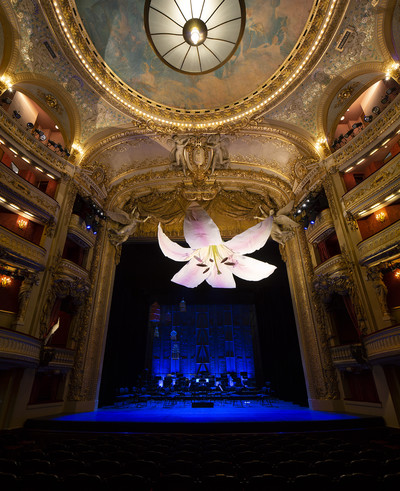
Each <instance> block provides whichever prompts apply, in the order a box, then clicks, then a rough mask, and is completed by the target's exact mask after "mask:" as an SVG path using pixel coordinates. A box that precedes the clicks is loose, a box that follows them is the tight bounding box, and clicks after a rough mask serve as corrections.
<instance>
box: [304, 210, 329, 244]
mask: <svg viewBox="0 0 400 491" xmlns="http://www.w3.org/2000/svg"><path fill="white" fill-rule="evenodd" d="M334 230H335V227H334V225H333V219H332V214H331V211H330V209H329V208H326V209H325V210H322V211H321V213H319V214H318V216H317V217H316V219H315V223H314V224H311V225H309V226H308V228H307V230H306V237H307V239H308V241H309V242H311V243H312V244H318V243H319V242H321V241H322V240H325V239H326V238H327V237H328V236H329V235H331V234H332V232H334Z"/></svg>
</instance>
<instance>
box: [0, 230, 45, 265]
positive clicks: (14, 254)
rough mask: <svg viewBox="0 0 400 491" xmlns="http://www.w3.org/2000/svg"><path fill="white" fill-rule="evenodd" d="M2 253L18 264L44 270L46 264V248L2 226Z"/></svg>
mask: <svg viewBox="0 0 400 491" xmlns="http://www.w3.org/2000/svg"><path fill="white" fill-rule="evenodd" d="M0 253H1V256H2V257H3V258H4V259H6V260H7V261H9V262H11V263H12V264H14V265H16V266H21V267H27V268H31V269H34V270H35V271H42V270H43V269H44V268H45V264H46V250H45V249H43V247H40V246H37V245H35V244H32V242H29V241H28V240H26V239H24V238H23V237H19V236H18V235H16V234H14V233H13V232H10V231H9V230H7V229H5V228H3V227H1V226H0Z"/></svg>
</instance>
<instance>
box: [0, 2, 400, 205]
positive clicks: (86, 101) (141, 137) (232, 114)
mask: <svg viewBox="0 0 400 491" xmlns="http://www.w3.org/2000/svg"><path fill="white" fill-rule="evenodd" d="M397 4H398V2H395V1H394V0H381V1H373V2H371V1H369V0H331V1H329V0H319V1H318V2H313V1H311V0H246V9H247V22H246V28H245V33H244V36H243V40H242V43H241V44H240V46H239V48H238V50H237V52H236V53H235V54H234V55H233V57H232V58H231V59H230V61H228V63H227V64H225V65H224V66H222V67H221V68H219V69H218V70H217V71H215V72H211V73H208V74H205V75H196V76H192V75H184V74H180V73H177V72H175V71H174V70H172V69H169V68H168V67H167V66H165V65H163V64H162V62H161V61H160V60H159V59H158V58H157V56H156V55H155V54H154V53H153V52H152V50H151V47H150V45H149V44H148V42H147V39H146V36H145V32H144V28H143V22H142V17H143V7H144V1H142V2H138V1H136V2H132V1H128V0H118V1H113V2H106V1H95V0H76V1H73V0H49V1H44V0H43V1H39V0H6V1H5V2H2V5H1V7H0V20H1V29H0V40H3V39H4V48H3V46H2V47H1V50H2V51H1V50H0V54H2V53H5V56H3V57H2V61H1V64H0V68H1V69H2V72H1V73H0V76H1V75H2V74H6V75H7V76H8V77H9V79H11V80H12V82H13V84H14V85H15V88H16V89H19V90H21V91H23V92H24V93H26V94H27V95H29V96H30V97H32V98H33V99H34V100H35V102H37V103H38V104H40V105H41V106H42V107H43V108H45V110H46V111H47V112H49V114H50V115H52V116H53V119H54V120H55V121H58V122H59V123H60V124H61V125H62V127H63V129H62V131H63V135H64V138H65V141H67V142H68V143H69V144H71V145H74V148H75V150H74V154H73V158H72V159H71V162H72V163H74V165H78V166H81V167H83V168H95V167H96V166H98V168H101V169H104V170H105V171H104V172H105V175H106V176H107V186H108V189H111V188H112V187H115V188H118V189H122V188H123V187H124V186H128V187H129V186H134V187H137V185H138V184H137V183H138V182H139V181H140V182H142V183H144V182H146V183H147V184H146V186H147V189H149V183H153V184H154V183H155V185H158V184H159V183H160V182H161V181H163V182H164V181H165V182H167V181H168V182H169V184H168V185H166V189H167V188H168V186H169V188H171V186H172V187H174V186H175V185H177V184H178V183H179V182H180V183H182V182H184V183H185V182H186V183H187V184H190V186H193V185H194V184H193V182H192V179H195V180H196V179H197V182H200V181H201V180H200V181H199V176H198V175H196V176H195V175H193V176H189V174H187V175H185V174H184V172H183V169H181V168H177V167H176V166H174V160H173V154H174V151H176V147H175V143H174V139H173V138H174V135H187V137H188V138H189V137H191V138H192V137H193V138H194V135H197V136H198V137H201V136H202V137H203V138H205V140H204V141H206V144H204V145H205V146H204V145H203V147H202V148H203V151H204V152H210V151H211V150H210V148H212V143H210V140H207V139H208V138H209V135H222V137H223V139H224V142H225V143H224V144H225V145H226V151H227V153H228V155H229V165H227V167H226V168H218V167H217V168H216V169H215V172H214V173H212V174H210V172H211V171H210V169H211V167H210V169H209V175H208V177H207V179H208V183H209V184H210V185H211V184H212V183H213V182H214V181H215V180H216V181H218V182H223V184H224V186H225V188H229V186H230V187H231V188H232V189H233V187H235V186H236V187H237V188H239V187H240V186H241V185H242V184H243V182H252V180H253V182H254V179H258V180H259V182H260V183H261V188H263V189H265V190H266V193H267V192H270V193H272V194H273V195H274V193H275V192H277V193H278V194H277V195H276V196H275V198H278V197H279V193H280V200H281V202H282V203H284V202H285V201H287V200H288V199H289V194H290V192H291V190H292V191H295V190H296V186H298V185H299V182H301V180H302V179H304V178H305V176H307V173H308V172H309V171H310V169H311V168H313V169H314V168H315V167H316V165H317V162H318V161H319V160H320V159H322V158H323V157H324V156H325V155H326V154H325V153H324V152H326V151H327V148H326V147H325V149H324V147H323V145H322V146H318V143H319V141H320V139H321V138H323V137H324V136H326V135H327V134H328V132H329V131H330V127H331V126H332V124H334V122H335V120H336V118H337V117H338V115H339V113H340V111H343V110H344V108H345V106H346V104H347V103H349V102H351V98H350V99H348V100H346V101H344V104H343V105H342V106H340V105H338V104H337V95H338V93H339V92H340V91H341V90H343V89H344V88H346V87H347V86H348V85H349V84H350V83H352V81H353V79H354V80H355V81H356V82H358V84H359V85H358V86H357V90H356V91H355V93H356V92H357V91H358V90H362V88H363V87H365V86H366V85H368V84H369V83H371V82H372V81H373V80H376V79H378V78H379V77H382V74H384V72H385V67H386V66H387V65H388V63H389V62H390V61H391V60H392V57H393V56H394V53H395V48H396V46H398V45H399V44H400V43H399V41H398V35H397V34H394V35H393V36H391V35H390V31H391V26H392V22H391V19H392V18H393V15H394V13H395V12H398V6H397ZM395 9H396V10H395ZM4 32H6V33H7V35H4ZM10 33H11V35H10ZM11 37H13V38H14V40H15V42H13V44H12V45H11V47H10V46H9V45H8V44H7V39H8V38H11ZM344 40H345V41H344ZM49 95H50V96H51V97H53V98H55V99H56V100H57V103H58V104H57V107H56V106H54V107H50V106H49V105H48V103H47V102H46V100H47V99H48V96H49ZM46 97H47V99H46ZM191 135H192V136H191ZM210 155H211V154H210ZM210 158H211V157H210ZM313 172H314V174H315V175H316V176H319V175H320V172H319V171H318V172H317V170H315V169H314V171H313ZM152 175H153V177H154V176H155V175H157V176H158V177H157V179H158V181H155V180H154V179H153V177H152ZM160 176H164V177H160ZM238 176H241V177H238ZM257 176H258V177H257ZM203 177H204V176H203ZM173 182H174V184H173V185H172V183H173ZM201 182H203V183H204V182H205V181H204V179H203V181H201ZM121 186H122V188H121ZM143 186H144V185H143ZM143 186H142V190H143V189H145V187H146V186H144V187H143ZM150 187H151V186H150ZM171 189H172V188H171ZM259 191H260V190H259ZM141 192H142V191H141ZM143 192H144V191H143ZM260 192H261V191H260Z"/></svg>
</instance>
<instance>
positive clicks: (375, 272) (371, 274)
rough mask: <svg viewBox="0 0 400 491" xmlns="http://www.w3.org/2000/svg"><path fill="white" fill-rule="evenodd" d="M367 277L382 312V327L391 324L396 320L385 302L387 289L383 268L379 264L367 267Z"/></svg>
mask: <svg viewBox="0 0 400 491" xmlns="http://www.w3.org/2000/svg"><path fill="white" fill-rule="evenodd" d="M367 279H368V280H369V281H371V282H372V286H373V287H374V290H375V293H376V296H377V298H378V302H379V306H380V308H381V312H382V320H383V325H384V327H389V326H391V325H393V324H394V323H395V322H396V321H395V319H394V317H392V315H391V314H390V310H389V307H388V304H387V293H388V289H387V287H386V285H385V283H384V281H383V270H382V269H381V266H380V265H378V266H374V267H371V268H367Z"/></svg>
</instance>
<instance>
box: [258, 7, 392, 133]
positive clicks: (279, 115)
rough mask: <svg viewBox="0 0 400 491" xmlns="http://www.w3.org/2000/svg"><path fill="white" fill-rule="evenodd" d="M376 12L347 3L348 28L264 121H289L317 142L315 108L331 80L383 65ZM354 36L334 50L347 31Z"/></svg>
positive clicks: (342, 27)
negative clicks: (367, 65) (353, 70)
mask: <svg viewBox="0 0 400 491" xmlns="http://www.w3.org/2000/svg"><path fill="white" fill-rule="evenodd" d="M375 13H376V11H375V8H374V7H373V6H372V2H370V1H368V0H359V1H353V2H350V4H349V8H348V9H347V12H346V18H349V19H352V22H351V25H350V24H346V23H344V24H343V25H342V26H341V28H340V30H339V32H338V33H337V34H336V36H335V38H334V39H333V40H332V42H331V43H330V46H329V48H328V50H327V52H326V53H325V54H324V57H323V59H322V60H321V62H320V63H319V64H318V68H317V70H315V71H314V72H313V73H311V75H310V76H309V77H308V80H307V81H306V82H304V83H303V84H302V85H301V86H300V87H298V88H297V89H296V93H295V94H293V95H291V96H289V97H288V98H287V99H286V100H285V101H284V102H282V103H281V104H280V105H279V106H278V107H277V108H276V109H274V110H273V111H269V112H268V113H266V115H265V118H266V119H272V120H277V121H281V120H284V121H289V122H291V123H292V124H295V125H296V126H300V127H302V128H304V129H305V130H306V131H308V132H309V133H310V134H311V135H313V136H314V137H315V138H317V137H318V136H319V135H318V126H317V108H318V105H317V104H316V103H315V101H316V100H318V99H319V98H320V95H321V93H322V92H323V90H324V88H325V87H326V85H328V83H329V81H330V80H333V79H335V78H336V77H340V76H341V74H342V73H343V72H344V71H345V70H347V69H349V68H350V67H351V66H353V65H358V64H359V63H366V62H369V61H375V62H376V61H384V58H383V56H382V53H381V52H380V50H379V49H378V48H377V44H378V43H377V42H376V40H375ZM349 28H350V29H351V30H352V32H353V34H352V35H351V36H350V38H349V39H348V41H347V43H346V45H345V48H344V50H343V51H342V52H339V51H337V50H336V45H337V42H338V40H339V39H340V38H341V36H342V35H343V33H344V31H345V30H346V29H349Z"/></svg>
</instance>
